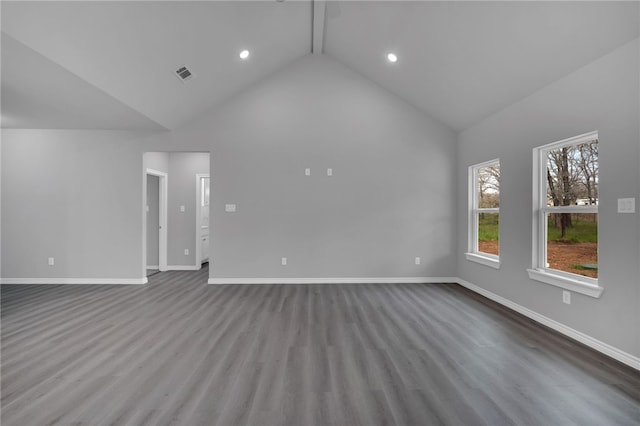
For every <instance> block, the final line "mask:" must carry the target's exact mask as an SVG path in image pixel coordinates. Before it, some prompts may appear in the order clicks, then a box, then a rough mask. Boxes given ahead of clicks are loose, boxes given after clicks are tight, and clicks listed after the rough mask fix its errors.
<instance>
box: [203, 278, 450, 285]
mask: <svg viewBox="0 0 640 426" xmlns="http://www.w3.org/2000/svg"><path fill="white" fill-rule="evenodd" d="M457 282H458V279H457V278H455V277H374V278H371V277H368V278H358V277H343V278H209V281H208V283H209V284H437V283H457Z"/></svg>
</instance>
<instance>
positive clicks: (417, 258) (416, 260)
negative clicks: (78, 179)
mask: <svg viewBox="0 0 640 426" xmlns="http://www.w3.org/2000/svg"><path fill="white" fill-rule="evenodd" d="M421 261H422V259H420V258H419V257H416V259H415V262H416V265H419V264H420V263H421Z"/></svg>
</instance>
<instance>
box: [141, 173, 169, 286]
mask: <svg viewBox="0 0 640 426" xmlns="http://www.w3.org/2000/svg"><path fill="white" fill-rule="evenodd" d="M146 182H147V185H146V193H145V195H146V197H145V204H146V206H145V210H146V244H145V247H146V261H145V265H146V268H145V276H147V277H149V276H151V275H154V274H157V273H158V272H161V271H166V270H167V174H166V173H163V172H159V171H157V170H153V169H147V170H146Z"/></svg>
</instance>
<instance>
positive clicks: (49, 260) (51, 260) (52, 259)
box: [47, 257, 55, 266]
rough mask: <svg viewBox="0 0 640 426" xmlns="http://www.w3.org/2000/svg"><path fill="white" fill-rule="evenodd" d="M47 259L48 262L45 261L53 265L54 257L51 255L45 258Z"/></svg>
mask: <svg viewBox="0 0 640 426" xmlns="http://www.w3.org/2000/svg"><path fill="white" fill-rule="evenodd" d="M47 260H48V262H47V263H48V264H49V266H53V265H54V264H55V259H54V258H53V257H50V258H49V259H47Z"/></svg>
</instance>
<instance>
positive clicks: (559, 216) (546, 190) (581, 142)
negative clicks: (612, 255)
mask: <svg viewBox="0 0 640 426" xmlns="http://www.w3.org/2000/svg"><path fill="white" fill-rule="evenodd" d="M533 153H534V159H533V161H534V167H533V171H534V173H533V174H534V181H533V186H534V194H533V196H534V202H533V208H534V220H533V238H534V240H533V261H532V269H529V270H528V272H529V277H530V278H532V279H535V280H538V281H542V282H545V283H547V284H551V285H555V286H558V287H562V288H566V289H569V290H573V291H576V292H579V293H582V294H587V295H590V296H593V297H600V294H601V293H602V288H601V287H599V285H598V196H599V194H598V186H599V179H598V133H597V132H591V133H587V134H585V135H580V136H576V137H573V138H569V139H565V140H562V141H559V142H554V143H552V144H549V145H545V146H542V147H539V148H536V149H534V151H533Z"/></svg>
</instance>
